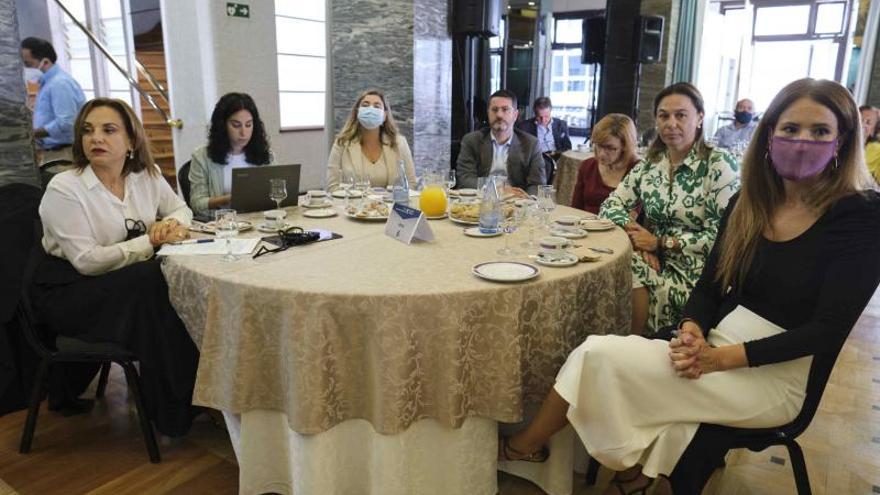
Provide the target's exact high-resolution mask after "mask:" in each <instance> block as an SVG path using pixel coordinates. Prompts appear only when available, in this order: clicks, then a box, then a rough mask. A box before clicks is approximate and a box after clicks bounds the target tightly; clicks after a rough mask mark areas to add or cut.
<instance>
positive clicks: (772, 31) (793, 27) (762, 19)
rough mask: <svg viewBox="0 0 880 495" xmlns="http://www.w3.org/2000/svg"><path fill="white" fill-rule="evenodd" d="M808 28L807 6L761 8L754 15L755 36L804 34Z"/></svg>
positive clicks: (808, 12) (808, 13)
mask: <svg viewBox="0 0 880 495" xmlns="http://www.w3.org/2000/svg"><path fill="white" fill-rule="evenodd" d="M809 26H810V6H809V5H787V6H784V7H763V8H759V9H758V10H757V12H756V14H755V36H766V35H783V34H805V33H806V32H807V29H809Z"/></svg>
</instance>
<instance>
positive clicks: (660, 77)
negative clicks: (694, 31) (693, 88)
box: [636, 0, 681, 134]
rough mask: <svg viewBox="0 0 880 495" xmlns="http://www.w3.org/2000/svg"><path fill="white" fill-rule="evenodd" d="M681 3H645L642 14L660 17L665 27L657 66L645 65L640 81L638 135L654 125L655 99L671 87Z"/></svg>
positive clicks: (672, 0)
mask: <svg viewBox="0 0 880 495" xmlns="http://www.w3.org/2000/svg"><path fill="white" fill-rule="evenodd" d="M680 3H681V2H680V0H642V9H641V12H642V15H660V16H663V17H664V18H665V23H664V25H663V52H662V53H661V54H660V62H659V63H657V64H643V65H642V74H641V77H640V80H639V101H638V105H639V119H638V122H636V125H637V127H638V130H639V134H641V133H643V132H645V131H646V130H648V129H650V128H652V127H653V126H654V109H653V103H654V96H656V95H657V93H659V92H660V90H662V89H663V88H665V87H666V86H668V85H670V84H672V83H673V82H674V81H673V80H672V65H673V64H672V62H673V60H674V58H675V38H676V35H677V32H678V30H677V27H678V15H679V8H680Z"/></svg>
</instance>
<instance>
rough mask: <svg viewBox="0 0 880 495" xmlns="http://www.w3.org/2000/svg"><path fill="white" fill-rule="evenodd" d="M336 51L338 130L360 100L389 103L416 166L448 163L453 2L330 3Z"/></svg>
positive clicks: (383, 0) (335, 113)
mask: <svg viewBox="0 0 880 495" xmlns="http://www.w3.org/2000/svg"><path fill="white" fill-rule="evenodd" d="M330 17H331V23H332V29H331V31H330V53H331V63H332V74H331V81H330V90H331V94H332V102H333V124H334V130H335V131H336V132H338V131H339V130H340V129H341V128H342V126H343V125H344V124H345V121H346V119H347V118H348V115H349V112H350V111H351V106H352V105H353V104H354V102H355V100H356V99H357V97H358V95H359V94H360V93H361V92H362V91H364V90H366V89H370V88H375V89H378V90H380V91H382V92H383V93H385V96H386V97H387V98H388V100H389V103H390V105H391V109H392V113H393V115H394V119H395V121H396V122H397V124H398V126H399V128H400V131H401V133H402V134H403V136H405V137H406V139H407V141H408V142H409V144H410V148H412V150H413V154H414V158H415V162H416V166H417V167H424V166H431V165H433V164H434V163H443V164H444V165H445V164H447V163H449V140H450V126H451V113H450V108H451V102H452V94H451V87H452V77H451V61H452V40H451V37H450V35H449V28H448V20H449V2H448V1H444V0H441V1H436V0H349V1H345V2H342V1H334V2H331V7H330Z"/></svg>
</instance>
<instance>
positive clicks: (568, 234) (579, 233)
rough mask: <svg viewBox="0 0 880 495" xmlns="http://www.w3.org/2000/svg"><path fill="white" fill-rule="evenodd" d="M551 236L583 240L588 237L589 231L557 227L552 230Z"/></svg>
mask: <svg viewBox="0 0 880 495" xmlns="http://www.w3.org/2000/svg"><path fill="white" fill-rule="evenodd" d="M550 235H553V236H556V237H564V238H566V239H582V238H584V237H586V236H587V231H586V230H584V229H579V228H577V227H563V226H557V227H553V228H552V229H550Z"/></svg>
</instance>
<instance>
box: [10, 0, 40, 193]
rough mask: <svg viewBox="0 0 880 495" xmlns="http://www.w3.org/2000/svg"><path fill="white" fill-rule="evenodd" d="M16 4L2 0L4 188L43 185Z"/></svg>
mask: <svg viewBox="0 0 880 495" xmlns="http://www.w3.org/2000/svg"><path fill="white" fill-rule="evenodd" d="M18 46H19V36H18V22H17V20H16V15H15V1H14V0H0V186H4V185H6V184H11V183H17V182H21V183H26V184H33V185H39V181H38V180H37V171H36V167H35V165H34V150H33V147H32V145H31V143H32V134H31V127H32V126H31V123H32V120H31V113H30V110H28V108H27V106H26V104H25V102H26V101H27V92H26V89H25V85H24V72H23V71H24V69H23V66H22V62H21V52H20V51H19V48H18Z"/></svg>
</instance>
